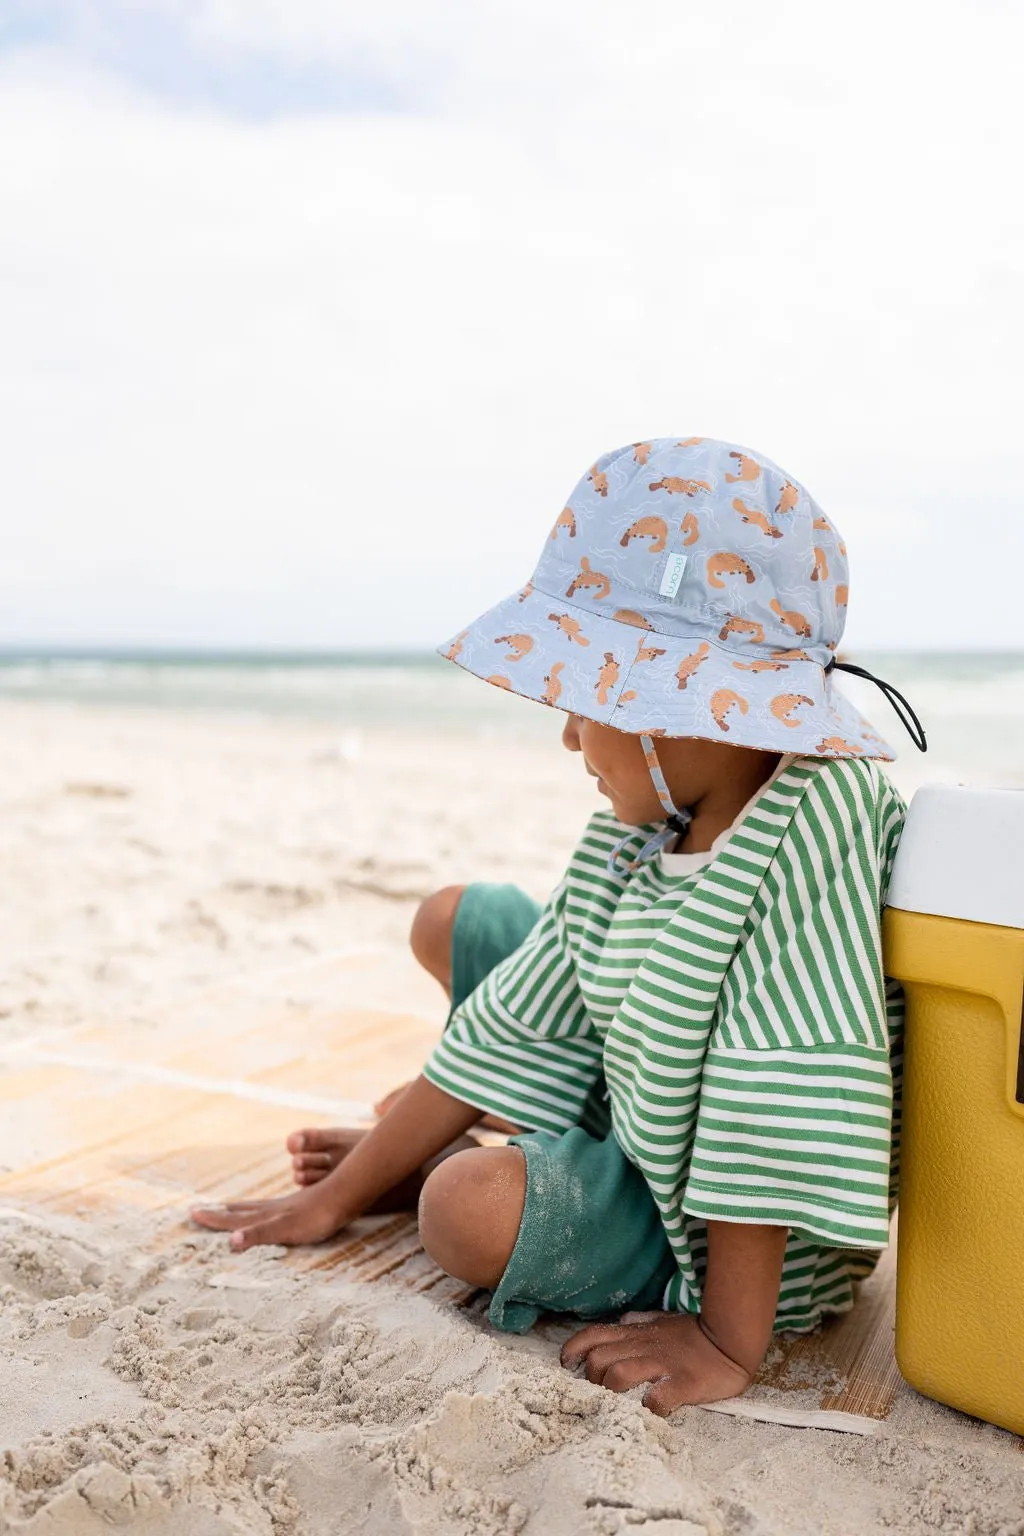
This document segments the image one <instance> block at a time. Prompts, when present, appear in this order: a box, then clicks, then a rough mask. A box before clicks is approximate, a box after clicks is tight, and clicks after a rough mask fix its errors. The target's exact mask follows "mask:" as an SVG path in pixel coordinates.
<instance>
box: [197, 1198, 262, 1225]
mask: <svg viewBox="0 0 1024 1536" xmlns="http://www.w3.org/2000/svg"><path fill="white" fill-rule="evenodd" d="M261 1205H262V1202H259V1203H257V1202H256V1201H248V1200H246V1201H233V1202H232V1204H231V1205H197V1206H194V1207H193V1208H192V1210H191V1211H189V1215H190V1216H191V1218H192V1220H193V1221H194V1222H196V1223H197V1225H198V1226H200V1227H212V1228H213V1230H214V1231H215V1232H233V1231H235V1230H236V1228H238V1227H244V1225H245V1223H246V1222H247V1221H251V1220H252V1218H253V1216H254V1215H255V1214H256V1212H257V1211H258V1210H260V1208H261Z"/></svg>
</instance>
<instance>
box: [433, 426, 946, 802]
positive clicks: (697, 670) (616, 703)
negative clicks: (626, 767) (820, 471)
mask: <svg viewBox="0 0 1024 1536" xmlns="http://www.w3.org/2000/svg"><path fill="white" fill-rule="evenodd" d="M848 600H849V573H848V567H847V558H846V545H845V544H844V543H843V540H842V538H841V537H840V535H839V532H838V530H837V529H836V527H835V525H834V524H833V523H832V522H831V520H830V519H829V518H828V517H826V516H825V514H824V512H822V510H821V508H820V507H819V506H818V505H817V503H816V502H815V501H814V500H813V498H812V497H811V496H810V495H809V494H808V492H807V491H806V490H805V489H804V487H803V486H802V485H801V484H800V483H799V481H797V480H794V479H793V477H792V476H791V475H788V474H786V472H785V471H784V470H782V469H780V468H779V466H778V465H777V464H774V463H772V461H771V460H770V459H768V458H766V457H765V456H764V454H760V453H755V452H754V451H753V450H752V449H748V448H741V447H739V446H738V445H737V444H735V443H724V442H719V441H717V440H715V439H714V438H707V437H688V438H683V439H682V440H680V439H678V438H668V437H665V438H657V439H652V440H651V441H650V442H642V443H633V444H630V445H629V446H627V447H625V448H617V449H615V451H614V452H612V453H607V454H605V455H604V456H603V457H602V458H600V459H598V460H597V462H596V463H595V464H594V465H593V466H592V468H591V469H589V470H588V471H587V473H586V474H585V475H584V476H583V478H582V479H581V480H580V481H579V483H578V484H577V486H576V487H575V489H574V490H573V492H572V494H571V496H570V497H569V500H568V502H567V503H566V505H565V507H564V508H563V510H562V511H561V512H559V514H558V516H557V518H556V519H555V522H554V526H553V527H552V529H551V533H550V535H549V537H548V538H547V540H546V541H545V545H544V550H543V552H542V554H541V557H540V560H539V561H538V564H537V568H536V570H535V571H534V573H533V575H532V577H531V578H530V580H529V581H528V582H527V583H526V585H525V586H524V587H522V588H521V589H520V590H519V591H518V592H515V593H513V595H512V596H511V597H508V598H506V599H505V600H504V601H502V602H500V603H498V604H497V605H496V606H495V607H493V608H490V609H489V610H488V611H487V612H486V613H484V614H482V615H481V617H480V618H478V619H476V620H475V621H474V622H473V623H472V624H470V625H469V626H468V627H467V628H466V629H463V630H462V631H460V633H459V634H457V635H456V636H455V637H454V638H453V639H452V640H450V641H449V642H448V643H447V644H446V645H443V646H439V647H438V649H439V651H440V653H441V654H442V655H444V656H446V657H447V658H448V659H449V660H451V661H454V662H457V663H458V665H459V666H461V667H464V668H465V669H466V670H467V671H469V672H472V673H474V674H475V675H476V676H477V677H481V678H483V679H484V680H485V681H487V682H489V683H492V684H493V685H494V686H496V687H499V688H506V689H509V690H510V691H511V692H513V693H518V694H521V695H522V696H523V697H525V698H529V699H536V700H537V701H538V702H541V703H544V704H549V705H553V706H555V707H556V708H558V709H563V710H566V711H567V712H569V713H572V714H577V715H582V716H584V717H586V718H587V719H589V720H595V721H598V722H599V723H601V724H603V725H611V726H615V727H617V728H618V729H619V730H622V731H627V732H629V733H630V734H633V735H638V736H641V737H644V738H650V739H653V738H656V737H659V736H698V737H704V738H708V739H710V740H713V741H727V742H731V743H734V744H735V745H737V746H742V747H754V748H759V749H761V750H762V751H768V752H784V753H799V754H803V755H808V756H812V757H873V758H882V759H886V760H891V759H892V758H893V757H894V756H895V754H894V752H893V749H892V748H891V747H890V746H889V745H888V743H887V742H886V741H884V740H883V738H882V737H881V736H880V735H879V734H878V733H877V732H876V731H875V730H874V728H873V727H872V726H871V724H870V722H869V721H868V720H867V719H865V717H864V716H863V715H862V714H860V712H859V711H858V710H856V709H855V708H854V707H853V705H852V704H851V703H850V702H849V700H847V699H846V698H844V697H843V695H842V694H841V693H839V691H838V690H837V689H836V687H835V682H834V673H835V670H836V667H837V666H839V667H844V666H845V667H846V670H849V671H857V672H860V673H861V675H863V676H869V677H870V674H868V673H864V672H863V671H862V670H861V669H859V668H854V667H851V666H846V664H844V663H841V662H840V663H837V662H836V659H835V651H836V647H837V646H838V644H839V641H840V638H841V637H842V633H843V627H844V624H845V620H846V608H847V603H848ZM871 680H872V681H875V682H879V680H878V679H876V678H872V679H871ZM879 685H880V686H881V687H883V688H884V689H885V691H886V693H887V695H888V696H889V697H890V698H891V699H893V701H894V702H895V700H899V702H900V703H902V704H903V705H905V707H906V709H907V711H908V712H909V714H910V716H911V718H912V719H913V722H914V725H915V726H916V727H917V732H918V735H919V737H920V739H919V740H918V739H917V738H916V737H915V740H917V745H918V746H920V747H921V748H922V750H923V747H924V737H923V732H922V731H921V728H920V724H919V722H918V721H917V717H916V716H915V715H914V714H913V711H912V710H911V709H910V706H909V705H907V704H906V701H905V700H904V699H903V698H902V695H900V694H897V693H896V691H895V690H894V689H892V688H890V686H889V685H888V684H882V683H880V684H879ZM894 696H895V697H894ZM897 707H898V705H897ZM901 716H902V712H901ZM902 718H903V719H904V723H905V724H907V727H908V729H911V726H910V724H909V721H907V719H906V717H905V716H902ZM648 745H649V742H648V741H645V742H644V746H645V750H646V749H647V747H648ZM651 757H653V751H652V752H649V753H648V761H649V763H650V761H651ZM655 761H656V760H655ZM651 766H652V772H653V770H654V766H655V765H654V764H652V765H651ZM658 778H660V774H658V775H657V776H656V777H655V783H656V784H657V782H658ZM660 793H661V790H660V789H659V794H660ZM663 803H664V798H663ZM669 805H671V802H669Z"/></svg>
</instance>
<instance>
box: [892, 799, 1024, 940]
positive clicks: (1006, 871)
mask: <svg viewBox="0 0 1024 1536" xmlns="http://www.w3.org/2000/svg"><path fill="white" fill-rule="evenodd" d="M888 904H889V906H890V907H899V908H901V909H902V910H903V911H905V912H929V913H932V914H934V915H935V916H936V917H960V918H965V919H966V920H967V921H968V922H972V923H997V924H998V925H999V926H1000V927H1003V928H1024V790H1019V789H965V788H964V787H963V786H962V785H953V784H926V785H925V786H924V788H923V789H919V790H918V791H917V794H916V795H915V796H914V798H913V799H912V800H911V802H910V809H909V810H908V812H907V821H906V825H905V826H904V828H903V837H902V839H901V840H900V846H899V851H898V852H897V854H896V863H895V866H894V868H893V873H892V880H891V882H890V885H889V896H888Z"/></svg>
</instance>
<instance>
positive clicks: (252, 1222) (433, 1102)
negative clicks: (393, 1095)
mask: <svg viewBox="0 0 1024 1536" xmlns="http://www.w3.org/2000/svg"><path fill="white" fill-rule="evenodd" d="M479 1118H480V1111H479V1109H477V1108H475V1107H474V1106H473V1105H471V1104H465V1103H463V1102H462V1100H461V1099H456V1098H453V1097H452V1095H451V1094H450V1093H445V1092H444V1091H443V1090H442V1089H440V1088H436V1087H435V1086H434V1084H433V1083H429V1082H428V1081H427V1079H426V1078H425V1077H418V1078H417V1079H416V1081H415V1082H414V1083H410V1085H409V1087H408V1089H407V1090H406V1092H405V1093H404V1094H403V1095H402V1098H401V1099H400V1100H399V1101H398V1103H397V1104H395V1105H394V1107H393V1108H392V1109H391V1110H390V1111H389V1112H388V1114H387V1115H385V1117H384V1119H383V1120H381V1121H380V1122H379V1123H378V1124H377V1125H375V1126H374V1127H373V1129H372V1130H371V1131H369V1132H368V1133H367V1134H366V1136H365V1137H364V1138H363V1140H362V1141H360V1142H359V1143H358V1144H357V1145H356V1146H355V1147H353V1149H352V1151H351V1152H350V1153H349V1154H348V1156H347V1157H346V1158H345V1159H344V1160H343V1161H342V1162H340V1163H339V1164H338V1166H337V1168H335V1169H334V1170H333V1171H332V1172H331V1173H329V1174H328V1175H327V1177H326V1178H325V1179H321V1180H320V1182H319V1183H317V1184H311V1185H309V1186H307V1187H306V1188H305V1189H300V1190H298V1191H296V1193H295V1194H293V1195H285V1196H283V1197H282V1198H281V1199H279V1200H236V1201H233V1202H232V1203H231V1204H229V1205H220V1206H198V1207H197V1208H196V1209H195V1210H193V1212H192V1219H193V1221H196V1222H198V1223H199V1225H200V1226H203V1227H213V1228H215V1229H216V1230H217V1231H221V1232H230V1233H231V1246H232V1248H234V1249H236V1250H238V1251H241V1250H242V1249H243V1248H254V1247H256V1246H257V1244H260V1243H288V1244H292V1243H321V1242H323V1241H324V1240H325V1239H326V1238H328V1237H333V1236H334V1234H335V1233H336V1232H339V1231H340V1230H341V1228H342V1227H344V1226H347V1225H348V1223H349V1222H350V1221H355V1219H356V1217H357V1216H361V1215H362V1214H363V1213H364V1211H366V1210H368V1209H369V1207H370V1206H371V1205H373V1203H374V1201H375V1200H378V1199H379V1198H380V1196H381V1195H383V1194H385V1193H386V1192H387V1191H388V1190H389V1189H393V1188H394V1187H395V1185H396V1184H401V1183H402V1181H403V1179H406V1178H408V1177H409V1175H410V1174H411V1173H415V1172H416V1170H417V1169H418V1168H421V1167H422V1166H423V1164H424V1163H426V1162H429V1160H430V1159H431V1158H432V1157H436V1156H437V1154H438V1153H439V1152H443V1151H444V1149H445V1147H447V1146H449V1145H450V1143H451V1142H453V1141H455V1140H456V1139H457V1138H458V1137H459V1136H461V1135H463V1133H464V1132H465V1131H468V1130H469V1127H470V1126H471V1125H473V1124H475V1122H476V1121H477V1120H478V1119H479Z"/></svg>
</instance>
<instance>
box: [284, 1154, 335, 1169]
mask: <svg viewBox="0 0 1024 1536" xmlns="http://www.w3.org/2000/svg"><path fill="white" fill-rule="evenodd" d="M333 1162H334V1158H332V1156H331V1154H330V1153H329V1152H297V1153H295V1155H294V1156H293V1157H292V1166H293V1167H294V1168H297V1169H299V1170H300V1171H301V1170H302V1169H304V1168H330V1167H331V1165H332V1163H333Z"/></svg>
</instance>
